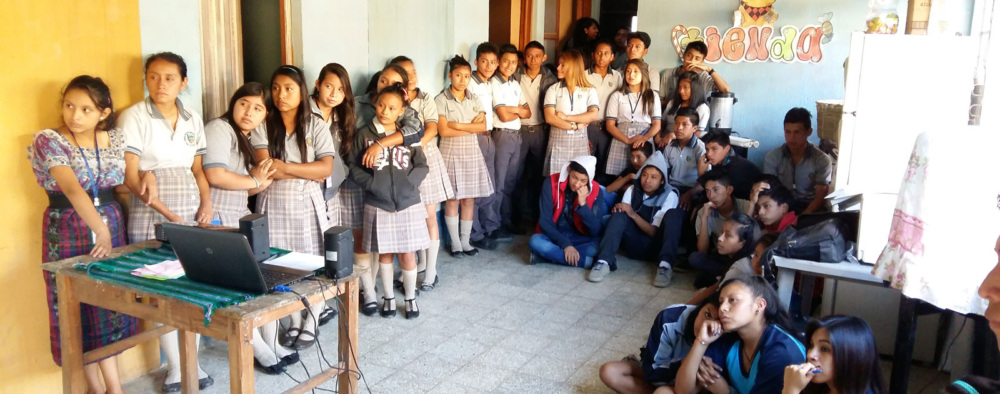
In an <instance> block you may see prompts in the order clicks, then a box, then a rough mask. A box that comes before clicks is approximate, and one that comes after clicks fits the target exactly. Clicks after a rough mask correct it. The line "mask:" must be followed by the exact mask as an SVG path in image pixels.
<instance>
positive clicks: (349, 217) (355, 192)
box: [327, 178, 365, 229]
mask: <svg viewBox="0 0 1000 394" xmlns="http://www.w3.org/2000/svg"><path fill="white" fill-rule="evenodd" d="M335 199H336V200H340V201H339V203H338V204H337V209H338V210H339V211H340V212H339V213H337V212H333V211H331V210H330V202H327V214H328V215H330V220H331V221H332V220H333V215H337V217H338V218H339V221H338V224H337V225H338V226H343V227H350V228H354V229H360V228H361V227H362V226H363V225H364V221H365V191H364V189H362V188H361V185H358V184H357V183H355V182H354V181H352V180H351V179H350V178H348V179H344V182H343V183H341V184H340V191H338V192H337V198H335Z"/></svg>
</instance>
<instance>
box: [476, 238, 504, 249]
mask: <svg viewBox="0 0 1000 394" xmlns="http://www.w3.org/2000/svg"><path fill="white" fill-rule="evenodd" d="M469 244H470V245H472V246H475V247H476V248H479V249H486V250H496V249H497V246H500V245H499V242H497V240H495V239H493V238H490V237H488V236H487V237H483V239H480V240H478V241H470V242H469Z"/></svg>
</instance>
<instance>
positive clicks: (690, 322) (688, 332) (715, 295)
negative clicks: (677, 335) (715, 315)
mask: <svg viewBox="0 0 1000 394" xmlns="http://www.w3.org/2000/svg"><path fill="white" fill-rule="evenodd" d="M705 305H715V306H716V307H718V306H719V292H717V291H713V292H712V294H709V295H708V297H706V298H705V299H704V300H701V302H700V303H699V304H698V306H697V308H695V310H694V312H693V313H691V314H690V315H688V319H687V321H686V322H684V340H686V341H688V343H694V340H695V337H696V336H697V333H696V330H697V329H698V328H699V327H695V326H694V321H695V320H697V319H698V315H699V314H700V313H701V310H702V308H704V307H705Z"/></svg>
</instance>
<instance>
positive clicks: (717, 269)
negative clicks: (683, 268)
mask: <svg viewBox="0 0 1000 394" xmlns="http://www.w3.org/2000/svg"><path fill="white" fill-rule="evenodd" d="M729 198H730V201H731V202H732V204H733V213H744V212H746V211H747V207H748V206H750V202H749V201H747V200H744V199H741V198H735V197H733V196H730V197H729ZM705 209H709V208H706V207H705V206H702V207H701V208H699V209H698V212H697V213H695V217H694V234H695V237H699V236H701V225H702V211H704V210H705ZM707 220H708V232H709V234H708V240H709V244H712V245H714V244H715V240H717V239H719V235H721V234H722V225H723V224H725V223H726V220H729V218H728V217H723V216H722V214H721V213H719V210H718V209H712V210H711V211H710V212H709V213H708V218H707ZM711 249H712V251H711V252H709V253H702V252H697V251H696V252H691V255H690V256H688V263H690V264H691V267H692V268H694V269H696V270H698V271H700V272H702V273H704V274H705V276H708V277H712V278H718V277H720V276H722V275H723V274H725V273H726V270H728V269H729V266H730V265H731V263H732V260H731V259H730V258H729V257H726V256H722V255H720V254H719V253H718V252H717V251H715V250H714V249H715V248H714V247H712V248H711Z"/></svg>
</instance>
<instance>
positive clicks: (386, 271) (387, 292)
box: [379, 264, 395, 299]
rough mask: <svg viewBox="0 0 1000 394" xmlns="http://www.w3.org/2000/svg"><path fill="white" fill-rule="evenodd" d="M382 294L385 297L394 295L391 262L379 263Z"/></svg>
mask: <svg viewBox="0 0 1000 394" xmlns="http://www.w3.org/2000/svg"><path fill="white" fill-rule="evenodd" d="M381 266H382V267H381V268H380V270H381V272H379V273H380V274H381V275H380V276H381V278H382V296H383V297H385V298H386V299H389V298H393V297H395V293H393V291H392V264H381Z"/></svg>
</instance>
